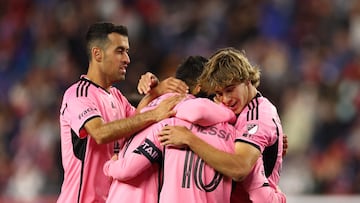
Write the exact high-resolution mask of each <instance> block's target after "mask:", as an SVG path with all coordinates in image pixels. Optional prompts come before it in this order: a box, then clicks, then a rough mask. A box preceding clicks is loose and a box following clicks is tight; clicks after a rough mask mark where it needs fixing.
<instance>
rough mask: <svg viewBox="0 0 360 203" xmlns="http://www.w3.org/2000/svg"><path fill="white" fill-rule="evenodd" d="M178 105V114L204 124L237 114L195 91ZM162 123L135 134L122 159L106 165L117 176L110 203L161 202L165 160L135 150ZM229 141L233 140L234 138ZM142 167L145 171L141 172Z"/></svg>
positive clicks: (158, 100)
mask: <svg viewBox="0 0 360 203" xmlns="http://www.w3.org/2000/svg"><path fill="white" fill-rule="evenodd" d="M172 95H173V94H165V95H163V96H161V97H159V98H157V99H155V100H154V101H152V102H151V103H150V104H149V105H148V106H147V107H145V108H144V109H143V110H142V111H147V110H149V109H153V108H154V107H155V106H157V105H158V104H159V103H160V102H161V101H162V100H164V99H166V98H168V97H170V96H172ZM198 107H201V108H198ZM202 108H205V109H212V110H216V112H214V111H203V109H202ZM175 109H176V110H177V114H176V116H177V117H181V118H184V119H187V120H189V121H192V122H195V123H201V124H204V125H213V124H215V123H219V122H227V121H233V120H235V115H234V114H233V112H232V111H231V110H229V109H228V108H225V107H223V106H221V105H217V104H215V103H214V102H212V101H210V100H208V99H201V98H195V97H194V96H193V95H187V97H186V99H184V100H183V101H182V102H180V103H179V104H178V105H177V106H176V107H175ZM205 118H206V119H205ZM160 126H162V125H153V126H152V127H149V128H146V129H145V130H143V131H142V132H140V133H138V134H137V135H136V136H133V137H132V138H131V139H129V140H128V142H126V144H125V147H124V148H123V149H122V150H121V151H120V154H119V161H113V160H110V161H108V162H107V163H106V164H105V165H104V173H105V175H107V176H111V177H112V178H114V180H113V182H112V184H111V187H110V192H109V196H108V199H107V201H106V202H107V203H112V202H114V203H115V202H119V201H121V202H131V203H143V202H147V203H151V202H154V203H155V202H158V193H159V191H160V190H159V175H160V174H161V173H160V172H161V171H159V170H158V169H159V166H160V165H161V163H162V161H161V160H159V161H154V160H153V162H149V160H148V159H147V158H146V157H145V156H143V155H139V154H134V151H135V152H136V153H138V150H136V149H137V148H138V146H140V145H141V144H142V143H144V140H145V139H146V137H147V136H150V135H151V139H152V140H153V139H154V138H156V135H157V132H159V130H161V128H160ZM148 139H149V138H148ZM156 139H157V138H156ZM228 140H229V139H228ZM228 142H229V143H230V142H231V143H233V142H232V141H230V140H229V141H228ZM159 147H160V146H159ZM152 163H157V164H152ZM134 167H135V169H134ZM145 168H146V170H145ZM140 169H141V170H142V171H141V172H138V171H139V170H140ZM229 191H230V190H229ZM229 191H228V192H229ZM228 196H229V195H228Z"/></svg>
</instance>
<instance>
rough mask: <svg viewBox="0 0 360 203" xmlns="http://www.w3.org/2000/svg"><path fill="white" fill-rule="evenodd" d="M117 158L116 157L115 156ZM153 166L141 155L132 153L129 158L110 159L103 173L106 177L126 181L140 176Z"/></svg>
mask: <svg viewBox="0 0 360 203" xmlns="http://www.w3.org/2000/svg"><path fill="white" fill-rule="evenodd" d="M115 156H116V155H115ZM150 166H151V162H150V161H149V160H148V159H147V158H146V157H144V156H143V155H141V154H137V153H131V154H129V155H128V156H127V157H125V158H124V157H120V158H118V159H117V158H114V157H113V159H110V160H109V161H107V162H106V163H105V164H104V167H103V171H104V174H105V175H106V176H109V177H112V178H113V179H116V180H120V181H126V180H129V179H132V178H134V177H136V176H138V175H139V174H140V173H141V172H143V171H144V170H146V169H147V168H149V167H150Z"/></svg>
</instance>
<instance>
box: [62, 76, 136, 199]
mask: <svg viewBox="0 0 360 203" xmlns="http://www.w3.org/2000/svg"><path fill="white" fill-rule="evenodd" d="M134 113H135V108H134V107H133V106H131V104H130V103H129V102H128V100H127V99H126V98H125V97H124V96H123V95H122V94H121V92H120V91H119V90H118V89H116V88H115V87H112V88H111V89H110V90H109V91H107V90H105V89H103V88H101V87H100V86H98V85H96V84H94V83H92V82H91V81H89V80H87V79H86V78H85V77H84V76H82V77H81V78H80V80H79V81H78V82H77V83H75V84H73V85H72V86H71V87H70V88H68V89H67V90H66V92H65V94H64V97H63V102H62V106H61V110H60V128H61V149H62V164H63V168H64V180H63V184H62V187H61V193H60V196H59V198H58V201H57V202H59V203H68V202H105V199H106V197H107V195H108V192H109V188H110V183H111V181H110V179H109V178H108V177H106V176H105V175H104V174H103V173H102V167H103V165H104V163H105V162H106V161H107V160H109V159H110V158H111V156H112V152H113V147H114V143H110V144H97V143H96V142H95V140H94V139H93V138H92V137H91V136H90V135H88V134H87V133H86V131H85V129H84V125H85V123H86V122H87V121H89V120H90V119H92V118H95V117H101V118H102V119H103V120H104V122H110V121H114V120H117V119H122V118H125V117H128V116H130V115H133V114H134Z"/></svg>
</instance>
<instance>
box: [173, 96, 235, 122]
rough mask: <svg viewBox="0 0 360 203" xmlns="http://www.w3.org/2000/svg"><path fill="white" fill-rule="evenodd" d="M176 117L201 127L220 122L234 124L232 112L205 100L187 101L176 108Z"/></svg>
mask: <svg viewBox="0 0 360 203" xmlns="http://www.w3.org/2000/svg"><path fill="white" fill-rule="evenodd" d="M175 110H176V115H175V116H176V117H177V118H180V119H183V120H186V121H189V122H191V123H195V124H198V125H201V126H210V125H215V124H217V123H221V122H229V123H234V122H235V121H236V116H235V114H234V112H233V111H231V110H230V109H229V108H227V107H225V106H224V105H222V104H216V103H215V102H213V101H211V100H209V99H205V98H194V99H188V100H186V101H184V102H180V103H179V104H178V105H177V106H176V107H175Z"/></svg>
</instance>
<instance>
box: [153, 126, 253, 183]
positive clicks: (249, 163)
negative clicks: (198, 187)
mask: <svg viewBox="0 0 360 203" xmlns="http://www.w3.org/2000/svg"><path fill="white" fill-rule="evenodd" d="M159 141H160V142H161V144H162V145H175V146H181V145H184V144H185V145H187V146H189V148H190V149H191V150H192V151H193V152H194V153H196V154H197V155H198V156H199V157H200V158H201V159H203V160H204V161H205V162H206V163H207V164H208V165H209V166H211V167H213V168H214V169H215V170H217V171H219V172H220V173H222V174H224V175H226V176H229V177H231V178H233V179H234V180H236V181H241V180H242V179H244V178H245V177H246V176H247V175H248V174H249V173H250V171H251V170H252V168H253V166H254V165H255V163H256V160H257V159H258V158H259V156H260V150H259V149H258V148H256V147H254V146H253V145H251V144H248V143H243V142H236V143H235V152H234V153H227V152H224V151H221V150H219V149H216V148H215V147H213V146H211V145H210V144H208V143H206V142H205V141H203V140H202V139H200V138H199V137H197V136H196V135H194V134H193V133H192V132H191V131H190V130H189V129H187V128H186V127H183V126H165V127H164V128H163V129H162V131H161V132H160V134H159Z"/></svg>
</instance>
